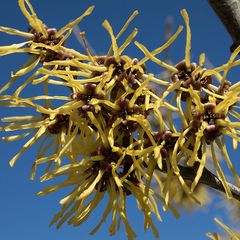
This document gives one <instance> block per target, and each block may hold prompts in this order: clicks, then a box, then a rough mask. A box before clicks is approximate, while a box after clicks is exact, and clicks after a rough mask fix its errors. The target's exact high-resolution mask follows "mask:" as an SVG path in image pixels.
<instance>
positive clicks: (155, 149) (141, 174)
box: [0, 0, 240, 239]
mask: <svg viewBox="0 0 240 240" xmlns="http://www.w3.org/2000/svg"><path fill="white" fill-rule="evenodd" d="M26 5H27V7H26ZM19 6H20V8H21V10H22V12H23V14H24V16H25V17H26V18H27V20H28V21H29V25H30V30H29V31H28V32H22V31H19V30H16V29H12V28H6V27H0V31H3V32H5V33H8V34H15V35H18V36H21V37H24V38H27V41H25V42H23V43H19V44H14V45H10V46H3V47H0V56H4V55H8V54H12V53H16V52H24V53H28V54H29V56H30V60H29V61H28V62H27V63H26V64H25V65H24V66H23V67H21V68H20V69H19V71H17V72H16V73H15V74H12V76H11V79H10V80H9V81H8V82H7V83H6V84H5V85H4V86H3V87H1V89H0V93H1V96H0V100H1V102H0V105H1V106H4V107H16V108H20V107H21V108H27V109H32V111H33V112H34V113H33V115H31V116H29V115H28V116H24V115H22V116H13V117H5V118H3V119H2V121H3V122H5V123H6V124H5V125H3V126H2V127H0V130H4V131H6V132H8V131H19V130H20V131H24V132H23V133H20V134H18V132H17V135H12V136H5V137H3V140H5V141H15V140H19V139H22V138H26V137H28V136H31V137H30V139H29V140H27V141H26V143H25V144H24V146H23V147H22V149H21V150H20V151H19V152H18V153H17V154H16V155H15V156H14V157H13V158H12V159H11V161H10V165H11V166H13V165H14V164H15V162H16V161H17V159H18V158H19V157H20V156H21V155H22V153H23V152H24V151H26V150H27V149H28V148H30V147H31V146H32V145H34V144H35V143H37V142H40V146H39V150H38V153H37V157H36V159H35V161H34V163H33V167H32V173H31V178H32V179H34V177H35V173H36V169H37V167H38V165H40V164H46V165H47V168H46V172H45V173H44V174H43V175H42V176H41V181H47V180H51V179H55V178H57V177H59V176H66V179H65V180H64V181H63V182H62V183H60V184H58V185H54V186H51V187H48V188H46V189H44V190H42V191H41V192H39V193H38V195H45V194H48V193H51V192H53V191H56V190H58V189H60V188H63V187H66V186H72V187H73V190H72V191H71V192H70V193H69V195H68V196H66V197H65V198H64V199H62V200H61V201H60V203H61V205H62V209H61V210H60V212H59V213H58V214H57V215H56V216H55V217H54V219H53V220H52V222H51V224H53V223H56V222H57V227H60V226H61V225H62V224H63V223H64V222H65V221H68V223H69V224H73V225H74V226H78V225H80V224H81V223H82V222H84V221H85V220H86V219H87V218H88V216H89V215H90V214H91V213H92V212H93V211H94V209H95V208H96V207H97V205H98V204H99V203H100V201H102V199H103V197H104V196H105V195H107V196H108V203H107V206H106V209H105V212H104V214H103V216H102V219H101V220H100V222H99V224H98V225H97V226H96V227H95V228H94V229H93V231H92V232H91V233H92V234H93V233H95V232H96V231H97V230H98V228H99V227H100V226H101V225H102V223H104V221H105V220H106V218H107V217H108V215H109V214H110V213H112V222H111V225H110V227H109V232H110V234H111V235H114V234H115V233H116V231H117V230H118V228H119V223H120V222H121V221H122V222H123V223H124V224H125V227H126V233H127V235H128V238H129V239H133V238H134V237H136V233H135V232H134V230H133V229H132V227H131V225H130V223H129V221H128V217H127V214H126V207H127V197H128V195H133V196H134V197H135V198H136V201H137V206H138V208H139V210H140V211H142V212H143V214H144V229H145V230H147V229H148V228H151V229H152V230H153V232H154V235H155V236H158V231H157V229H156V227H155V225H154V222H153V219H152V215H156V217H157V219H158V220H161V216H160V214H159V209H158V204H157V202H158V201H160V202H162V204H163V210H164V211H166V210H167V209H170V210H171V211H172V212H173V214H174V215H175V216H176V217H177V216H178V213H177V211H176V210H175V209H174V208H173V207H172V205H171V202H172V199H171V198H172V197H171V196H172V194H171V193H172V184H171V181H179V182H180V185H179V186H180V188H181V189H182V190H183V191H184V194H185V195H186V196H188V197H190V198H192V199H194V200H195V201H198V200H197V199H196V197H195V196H194V193H195V191H194V190H195V188H196V187H197V186H198V182H199V180H200V178H201V175H202V172H203V169H204V167H205V166H206V157H207V151H206V148H207V145H210V146H211V155H212V162H213V165H214V167H215V169H216V173H217V175H218V176H219V178H220V180H221V182H222V184H223V186H224V189H225V192H226V195H227V196H228V197H229V198H231V191H230V189H229V186H228V184H227V182H226V178H225V176H224V174H223V171H222V169H221V166H220V164H219V162H218V159H217V157H216V152H215V147H216V146H218V148H219V149H220V151H221V154H222V155H223V156H224V158H225V159H226V161H227V164H228V166H229V168H230V170H231V171H232V174H233V176H234V177H235V179H236V181H237V183H238V184H240V179H239V176H238V174H237V173H236V171H235V169H234V168H233V166H232V164H231V161H230V158H229V156H228V153H227V149H226V145H225V142H226V137H231V138H232V139H233V146H234V148H235V149H237V144H238V142H239V140H240V137H239V134H240V130H239V127H240V123H239V118H240V117H239V116H240V115H239V106H238V104H237V103H238V101H239V94H240V84H239V83H237V84H234V85H231V83H230V82H229V81H227V80H226V76H227V73H228V71H229V70H230V69H231V68H232V67H235V66H237V65H239V63H240V62H239V60H235V58H236V56H237V54H238V53H239V52H240V48H237V49H236V50H235V51H234V52H233V54H232V55H231V57H230V59H229V61H228V62H227V63H226V64H224V65H222V66H220V67H217V68H215V69H206V68H205V67H204V66H203V65H204V61H205V55H204V54H202V55H201V56H200V58H199V63H198V64H196V63H192V62H191V59H190V48H191V46H190V40H191V32H190V27H189V19H188V15H187V12H186V11H185V10H182V12H181V13H182V16H183V19H184V21H185V25H186V33H187V34H186V51H185V52H186V54H185V57H184V60H183V61H181V62H180V63H178V64H177V65H176V66H171V65H170V64H168V63H165V62H164V61H162V60H160V59H158V58H157V57H156V55H157V54H159V53H161V52H162V51H163V50H164V49H166V48H167V47H169V46H170V45H171V43H172V42H173V41H175V39H176V38H177V36H178V35H179V34H180V32H181V31H182V29H183V27H182V26H180V27H179V28H178V30H177V31H176V33H175V34H174V35H173V36H172V37H171V38H170V39H169V40H168V41H167V42H166V43H165V44H164V45H163V46H161V47H159V48H157V49H155V50H153V51H149V50H148V49H147V48H146V47H145V46H144V45H142V44H140V43H139V42H137V41H136V42H134V43H135V45H136V46H137V47H138V48H139V49H140V50H141V51H142V52H143V53H144V55H145V56H144V57H143V58H142V59H141V60H138V59H137V58H130V57H129V56H127V55H124V54H123V52H124V50H125V48H126V47H127V46H128V45H129V44H130V43H131V42H132V41H133V39H134V38H135V36H136V35H137V29H134V30H133V31H132V33H131V34H130V35H129V36H128V37H127V38H126V40H125V41H124V42H123V44H122V45H119V38H120V37H121V35H122V33H123V32H124V31H125V30H126V28H127V27H128V25H129V24H130V22H131V21H132V20H133V19H134V17H135V16H136V15H137V11H135V12H134V13H133V14H132V15H131V16H130V17H129V19H128V20H127V22H126V23H125V24H124V26H123V28H122V29H121V30H120V31H119V33H118V34H114V32H113V29H112V27H111V25H110V24H109V22H108V21H107V20H105V21H104V22H103V27H104V28H105V29H106V30H107V32H108V33H109V36H110V38H111V42H112V44H111V46H110V49H109V51H108V53H107V54H106V55H105V56H94V55H92V54H91V53H90V51H89V50H88V46H87V45H86V46H85V48H86V49H85V50H86V53H81V52H78V51H76V50H73V49H70V48H67V47H66V46H65V45H66V41H67V38H68V37H69V36H70V34H71V32H72V28H73V27H74V26H75V25H76V24H78V23H79V22H80V21H81V20H82V19H83V18H85V17H86V16H87V15H89V14H90V13H91V12H92V10H93V7H90V8H89V9H87V10H86V12H85V13H83V14H82V15H81V16H80V17H79V18H77V19H76V20H74V21H73V22H70V23H68V24H67V25H66V26H64V27H63V28H61V29H60V30H57V29H55V28H49V27H47V26H46V25H45V24H44V23H43V22H42V21H41V20H40V19H38V18H37V15H36V13H35V12H34V10H33V8H32V6H31V4H30V3H29V1H28V0H19ZM81 36H82V37H83V38H84V33H81ZM149 60H151V61H153V62H155V63H156V64H158V65H159V66H161V67H163V68H165V69H167V70H168V71H170V72H171V77H170V79H169V81H167V80H161V79H159V78H157V77H156V76H154V75H153V74H151V73H148V72H147V68H146V62H147V61H149ZM221 72H223V74H221ZM29 75H30V77H29ZM25 76H27V79H26V80H25V82H24V83H23V84H19V86H18V87H17V89H14V87H13V83H15V84H14V85H18V82H19V81H20V80H19V79H20V78H24V77H25ZM214 79H217V80H216V81H217V83H216V84H213V82H214ZM156 85H157V86H158V87H161V86H162V87H163V86H164V88H165V90H164V91H163V93H162V94H161V95H159V94H157V92H156V91H155V90H154V87H153V86H156ZM35 86H37V87H38V88H39V87H40V86H43V89H44V94H43V95H38V96H33V97H26V95H27V93H28V91H27V89H28V88H29V89H31V88H34V87H35ZM52 86H54V87H55V88H57V87H59V88H62V87H63V88H66V89H67V90H68V91H69V90H70V91H71V93H70V94H69V95H67V96H66V95H64V94H63V96H50V94H49V88H51V87H52ZM11 90H12V91H13V94H8V95H7V94H6V92H10V91H11ZM23 93H24V94H23ZM163 112H166V116H167V117H166V116H165V115H164V114H163ZM176 114H178V116H179V117H178V118H177V119H176V118H174V117H173V116H174V115H176ZM179 119H180V122H179ZM234 119H235V121H234ZM153 121H154V123H155V124H154V125H153V124H152V122H153ZM179 123H180V124H179ZM179 164H183V165H187V166H198V170H197V174H196V176H195V179H194V181H193V182H192V183H191V184H190V185H189V182H186V181H185V179H184V178H183V176H182V175H181V173H180V170H179ZM163 166H164V167H163ZM163 169H164V171H165V172H166V173H167V174H166V178H164V179H163V178H161V177H160V176H159V174H158V172H159V170H160V171H163ZM176 179H177V180H176ZM153 182H154V183H157V184H158V188H159V189H160V191H159V190H156V188H155V187H154V188H153V187H152V185H153V184H152V183H153ZM117 218H118V220H117Z"/></svg>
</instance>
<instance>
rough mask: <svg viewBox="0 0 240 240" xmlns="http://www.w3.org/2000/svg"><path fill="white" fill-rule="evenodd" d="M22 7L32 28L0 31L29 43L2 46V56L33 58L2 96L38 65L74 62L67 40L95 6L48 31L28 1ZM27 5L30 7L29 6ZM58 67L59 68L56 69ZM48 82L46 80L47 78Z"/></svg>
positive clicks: (0, 53) (33, 76) (13, 77)
mask: <svg viewBox="0 0 240 240" xmlns="http://www.w3.org/2000/svg"><path fill="white" fill-rule="evenodd" d="M18 3H19V7H20V9H21V11H22V13H23V15H24V16H25V17H26V19H27V20H28V22H29V25H30V26H31V29H30V30H29V31H28V32H23V31H19V30H17V29H13V28H7V27H1V26H0V32H5V33H7V34H13V35H17V36H20V37H24V38H27V41H25V42H22V43H18V44H12V45H9V46H1V47H0V56H5V55H8V54H12V53H21V52H23V53H29V54H31V55H32V57H31V58H30V60H28V61H27V63H25V64H24V65H23V66H22V67H21V68H20V69H19V70H18V71H17V72H16V73H14V74H12V76H11V79H10V81H9V82H8V83H7V84H6V85H5V86H3V87H2V88H1V89H0V94H2V93H3V92H5V91H6V90H7V89H8V88H9V87H10V86H11V85H12V84H13V83H14V82H15V81H16V80H17V79H18V78H19V77H21V76H23V75H25V74H27V73H29V72H31V71H32V70H33V69H35V68H36V67H37V66H38V64H39V63H44V62H46V61H51V60H58V59H71V58H74V57H76V56H75V52H74V51H71V49H67V48H66V47H64V45H65V41H66V39H67V38H68V37H69V35H70V34H71V32H72V28H73V26H75V25H76V24H78V23H79V22H80V21H82V19H83V18H84V17H85V16H88V15H89V14H91V12H92V11H93V9H94V7H93V6H92V7H90V8H88V9H87V10H86V11H85V12H84V13H83V14H82V15H81V16H80V17H78V18H77V19H75V20H74V21H72V22H70V23H68V24H67V25H65V26H64V27H62V28H61V29H59V30H57V29H55V28H48V27H47V26H46V25H45V24H44V23H43V22H42V21H41V20H40V19H39V18H38V17H37V15H36V13H35V11H34V9H33V7H32V5H31V4H30V2H29V1H28V0H19V1H18ZM26 5H27V7H26ZM79 56H81V58H83V59H88V56H86V55H84V54H80V53H78V57H79ZM57 67H58V66H57ZM38 75H39V73H38V71H36V72H35V73H34V74H33V75H32V76H31V77H30V78H29V79H28V80H27V81H26V83H25V85H27V84H28V83H30V82H32V80H33V79H34V78H35V77H36V76H38ZM45 80H46V79H45Z"/></svg>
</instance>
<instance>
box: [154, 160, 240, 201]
mask: <svg viewBox="0 0 240 240" xmlns="http://www.w3.org/2000/svg"><path fill="white" fill-rule="evenodd" d="M178 167H179V169H180V174H181V176H182V177H183V179H184V180H189V181H193V180H194V179H195V176H196V174H197V170H198V166H197V164H195V165H194V166H193V167H186V166H181V165H179V166H178ZM157 169H158V168H157ZM158 170H159V171H162V172H167V165H166V162H164V161H163V168H162V169H161V170H160V169H158ZM199 183H200V184H204V185H206V186H208V187H211V188H213V189H215V190H217V191H220V192H222V193H225V190H224V187H223V184H222V182H221V181H220V180H219V178H218V177H217V176H216V175H215V174H213V173H212V172H210V171H209V170H208V169H207V168H204V170H203V173H202V176H201V178H200V180H199ZM228 186H229V188H230V190H231V192H232V196H233V198H234V199H236V200H238V201H240V188H239V187H237V186H235V185H233V184H231V183H228Z"/></svg>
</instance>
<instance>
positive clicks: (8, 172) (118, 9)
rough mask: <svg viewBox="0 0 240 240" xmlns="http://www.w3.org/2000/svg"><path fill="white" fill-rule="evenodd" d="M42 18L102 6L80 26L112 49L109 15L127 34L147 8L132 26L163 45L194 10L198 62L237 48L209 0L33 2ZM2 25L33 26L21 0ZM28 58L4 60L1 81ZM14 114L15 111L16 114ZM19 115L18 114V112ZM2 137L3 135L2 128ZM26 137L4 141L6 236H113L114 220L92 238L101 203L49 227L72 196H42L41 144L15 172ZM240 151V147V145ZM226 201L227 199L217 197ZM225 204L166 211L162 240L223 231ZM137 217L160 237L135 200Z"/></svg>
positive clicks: (6, 39) (0, 11) (52, 23)
mask: <svg viewBox="0 0 240 240" xmlns="http://www.w3.org/2000/svg"><path fill="white" fill-rule="evenodd" d="M31 3H32V4H33V6H34V8H35V10H36V11H37V13H38V16H39V17H40V18H41V19H42V20H43V21H44V22H45V23H46V24H47V25H48V26H49V27H56V28H59V27H61V26H63V25H65V24H66V23H67V22H69V21H70V20H72V19H74V18H76V17H77V16H79V15H81V14H82V12H83V11H85V10H86V9H87V7H89V6H90V5H95V6H96V8H95V10H94V12H93V14H92V15H91V16H90V17H88V18H86V19H85V20H84V21H83V22H82V23H81V24H80V26H79V27H80V29H81V30H82V31H85V32H86V37H87V39H88V41H89V42H90V43H91V45H92V47H93V48H94V50H95V51H96V52H97V53H99V54H104V53H105V52H106V51H107V50H108V47H109V43H110V39H109V36H108V33H107V32H106V30H105V29H104V28H103V27H102V26H101V23H102V22H103V21H104V19H108V20H109V22H110V23H111V24H112V26H113V29H114V30H115V32H117V31H119V30H120V28H121V26H122V25H123V23H124V22H125V21H126V20H127V18H128V17H129V16H130V15H131V13H132V12H133V11H134V10H139V16H137V18H136V19H135V20H134V22H133V24H132V25H131V26H130V30H132V29H133V28H134V27H137V28H138V29H139V33H138V36H137V40H138V41H139V42H141V43H143V44H144V45H145V46H147V47H148V49H154V48H157V47H159V46H160V45H161V44H162V43H163V42H164V39H163V34H164V28H165V22H166V18H167V17H168V16H171V17H173V19H174V29H175V30H176V29H177V27H178V25H180V24H182V25H183V24H184V22H183V19H182V17H181V14H180V10H181V9H182V8H186V9H187V11H188V13H189V16H190V24H191V29H192V58H193V60H194V61H197V60H198V56H199V55H200V54H201V53H202V52H205V53H206V56H207V58H208V60H209V61H210V62H211V63H212V64H213V65H214V66H218V65H221V64H223V63H224V62H226V61H227V59H228V58H229V56H230V53H229V47H230V45H231V44H232V40H231V38H230V37H229V35H228V33H227V32H226V30H225V29H224V27H223V26H222V24H221V22H220V21H219V19H218V18H217V16H216V15H215V14H214V12H213V10H212V9H211V8H210V6H209V5H208V3H207V1H200V0H198V1H186V0H183V1H178V0H168V1H156V0H139V1H135V0H122V1H118V2H117V1H111V0H101V1H97V0H95V1H86V0H82V1H79V0H68V1H56V0H52V1H47V0H41V1H37V0H32V1H31ZM0 25H2V26H9V27H13V28H17V29H20V30H23V31H25V30H26V29H27V27H28V25H27V21H26V20H25V18H24V17H23V16H22V15H21V12H20V10H19V8H18V5H17V1H16V0H8V1H4V6H3V5H2V6H1V8H0ZM184 39H185V35H184V33H182V34H181V36H180V37H179V39H178V40H177V41H176V42H175V43H174V44H173V46H172V47H171V49H170V52H169V54H170V59H171V60H172V61H173V62H174V63H177V62H178V61H180V60H181V59H183V57H184ZM15 41H16V42H20V41H21V39H19V38H15V37H14V36H10V35H5V34H3V33H0V44H1V45H6V44H9V43H14V42H15ZM68 46H71V47H72V48H76V49H77V50H82V47H81V45H80V44H79V43H78V41H77V40H76V38H75V37H72V38H71V39H70V40H69V42H68ZM126 53H127V54H129V55H130V56H131V57H139V58H141V56H142V55H141V53H140V51H139V50H138V49H137V47H135V46H134V45H131V46H130V47H129V48H128V49H127V51H126ZM25 58H26V57H25V56H22V55H20V54H19V55H14V56H9V57H3V58H0V72H1V86H2V85H3V84H4V83H5V82H7V81H8V79H9V76H10V72H11V71H16V70H17V67H18V66H20V65H21V64H23V63H24V61H25ZM148 70H149V72H153V73H159V71H161V69H159V67H158V66H156V65H153V64H150V65H149V68H148ZM230 77H231V78H230V80H231V81H233V82H236V81H238V75H237V71H236V72H233V73H231V74H230ZM8 113H9V110H6V109H2V110H1V111H0V117H3V116H6V115H7V114H8ZM9 114H10V113H9ZM11 114H12V115H13V112H11ZM0 134H1V136H2V134H3V133H0ZM22 144H23V142H17V143H11V144H10V143H9V144H4V143H2V142H0V156H1V160H0V189H1V197H0V213H1V214H0V239H5V240H32V239H35V240H40V239H41V240H43V239H44V240H52V239H57V240H77V239H84V240H85V239H110V237H109V235H108V224H105V225H103V227H102V228H101V229H100V231H99V232H98V233H97V234H96V235H95V236H93V237H91V236H89V235H88V232H90V230H91V228H92V227H94V225H95V224H93V223H96V221H97V219H96V218H97V217H98V218H99V214H101V212H102V211H101V208H99V209H97V211H96V213H95V214H94V215H93V216H91V217H90V219H89V220H88V221H87V222H86V223H85V224H83V225H82V226H80V227H78V228H73V227H71V226H66V225H65V226H63V227H62V228H61V229H59V230H56V229H55V228H54V227H52V228H49V227H48V223H49V222H50V220H51V218H52V216H53V215H54V214H55V213H56V212H57V211H58V210H59V209H60V208H59V205H58V202H59V200H60V199H61V198H62V197H63V196H64V193H66V192H64V191H60V192H58V193H55V194H52V195H49V196H45V197H37V196H36V195H35V193H36V192H38V191H40V190H41V189H42V188H43V187H44V186H47V185H46V184H40V183H39V182H38V181H30V180H29V179H28V177H29V173H30V168H31V164H32V160H33V158H34V154H35V153H36V150H37V148H36V147H33V148H32V150H30V151H29V152H28V153H26V154H24V155H23V156H22V157H21V158H20V160H19V161H18V162H17V164H16V166H15V167H14V168H13V169H11V168H10V166H9V164H8V160H9V159H11V157H12V156H13V155H14V153H16V152H17V151H18V149H20V148H21V146H22ZM238 151H239V150H238ZM236 155H237V154H236V153H234V152H233V153H232V159H236ZM216 200H219V201H216ZM219 202H221V199H219V198H214V200H213V203H212V204H211V205H210V206H209V208H204V209H202V210H196V211H194V212H192V213H191V214H185V213H184V212H182V217H181V218H180V219H179V220H176V219H175V218H174V217H173V216H172V215H171V214H164V213H163V214H162V216H163V222H162V223H157V227H158V229H159V233H160V239H163V240H165V239H177V238H179V239H185V240H191V239H195V240H202V239H207V237H206V236H205V233H206V232H208V231H212V232H213V231H216V230H217V229H218V228H217V226H216V224H215V223H214V221H213V217H214V216H219V217H221V218H223V219H224V218H225V219H227V218H226V216H225V214H224V211H223V210H222V209H221V208H222V207H221V206H220V204H219ZM129 207H130V210H129V216H130V217H129V218H130V219H131V220H132V222H133V227H134V229H135V230H136V231H137V233H138V238H137V239H153V238H154V236H153V234H152V233H151V231H148V232H147V233H146V234H145V233H143V230H142V229H143V220H142V217H143V216H142V215H141V214H140V213H139V212H138V211H137V210H136V208H135V202H134V200H133V199H131V198H130V199H129ZM111 239H113V240H115V239H116V240H118V239H125V234H124V229H123V228H122V229H121V231H120V232H119V234H117V235H116V236H115V237H113V238H111Z"/></svg>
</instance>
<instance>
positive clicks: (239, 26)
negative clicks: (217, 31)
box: [208, 0, 240, 52]
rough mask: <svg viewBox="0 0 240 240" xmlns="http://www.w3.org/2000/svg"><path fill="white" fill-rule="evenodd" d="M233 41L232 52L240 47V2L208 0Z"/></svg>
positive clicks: (235, 0)
mask: <svg viewBox="0 0 240 240" xmlns="http://www.w3.org/2000/svg"><path fill="white" fill-rule="evenodd" d="M208 2H209V4H210V5H211V6H212V8H213V9H214V11H215V12H216V14H217V15H218V17H219V18H220V20H221V21H222V23H223V24H224V26H225V27H226V29H227V31H228V32H229V34H230V35H231V37H232V39H233V44H232V46H231V48H230V49H231V51H232V52H233V51H234V50H235V49H236V48H237V47H238V46H239V45H240V1H239V0H221V1H220V0H208Z"/></svg>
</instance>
